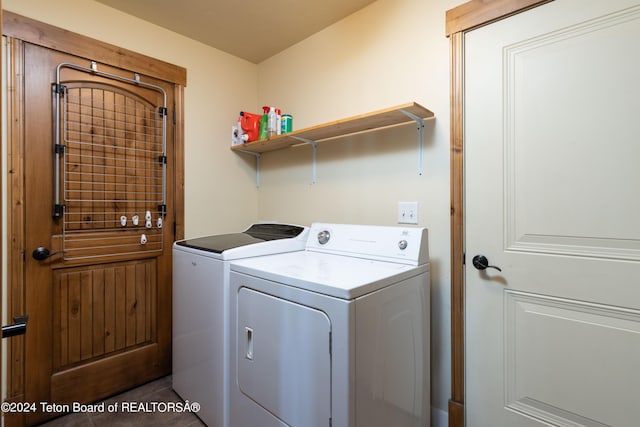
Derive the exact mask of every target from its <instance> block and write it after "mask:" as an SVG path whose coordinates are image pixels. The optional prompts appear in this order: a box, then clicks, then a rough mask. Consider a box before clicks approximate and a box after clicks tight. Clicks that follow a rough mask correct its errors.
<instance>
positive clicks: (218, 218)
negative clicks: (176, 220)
mask: <svg viewBox="0 0 640 427" xmlns="http://www.w3.org/2000/svg"><path fill="white" fill-rule="evenodd" d="M2 5H3V8H4V9H5V10H9V11H12V12H15V13H18V14H21V15H24V16H28V17H31V18H33V19H37V20H39V21H43V22H46V23H49V24H52V25H55V26H57V27H61V28H65V29H68V30H71V31H74V32H76V33H80V34H84V35H86V36H89V37H93V38H96V39H99V40H102V41H105V42H108V43H112V44H114V45H118V46H123V47H125V48H127V49H130V50H133V51H136V52H140V53H143V54H146V55H149V56H152V57H155V58H158V59H161V60H164V61H167V62H170V63H172V64H176V65H179V66H182V67H185V68H186V69H187V88H186V89H185V157H186V165H185V222H186V224H185V226H186V229H185V233H186V235H187V236H188V237H191V236H195V235H200V234H213V233H220V232H228V231H233V230H237V229H239V228H242V227H244V226H246V224H247V223H249V222H252V221H254V220H255V219H256V216H257V198H256V188H255V185H254V182H253V167H254V162H253V161H249V160H245V159H243V158H239V157H238V156H237V155H235V154H233V153H231V152H230V150H229V145H230V129H231V124H232V122H233V121H234V117H237V115H238V112H239V111H240V110H252V109H254V108H255V105H256V99H257V90H258V89H257V83H258V82H257V67H256V65H255V64H251V63H249V62H247V61H244V60H242V59H239V58H237V57H234V56H231V55H228V54H226V53H223V52H221V51H219V50H216V49H213V48H210V47H208V46H205V45H203V44H201V43H199V42H195V41H193V40H191V39H188V38H186V37H182V36H179V35H177V34H175V33H172V32H170V31H168V30H165V29H163V28H160V27H158V26H155V25H152V24H149V23H147V22H145V21H141V20H139V19H137V18H134V17H132V16H130V15H126V14H123V13H121V12H118V11H116V10H115V9H111V8H109V7H106V6H104V5H102V4H101V3H97V2H94V1H87V0H56V1H50V0H4V1H3V4H2Z"/></svg>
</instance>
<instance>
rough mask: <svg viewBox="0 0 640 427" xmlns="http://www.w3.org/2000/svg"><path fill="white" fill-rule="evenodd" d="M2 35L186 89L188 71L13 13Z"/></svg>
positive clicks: (5, 18)
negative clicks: (131, 71)
mask: <svg viewBox="0 0 640 427" xmlns="http://www.w3.org/2000/svg"><path fill="white" fill-rule="evenodd" d="M2 34H3V35H7V36H10V37H14V38H17V39H20V40H23V41H26V42H29V43H33V44H36V45H39V46H42V47H46V48H49V49H54V50H63V51H65V52H67V53H70V54H72V55H76V56H79V57H82V58H90V59H94V60H96V61H99V62H102V63H105V64H110V65H113V66H114V67H117V68H120V69H123V70H133V71H135V72H137V73H140V74H144V75H147V76H150V77H155V78H158V79H161V80H165V81H168V82H172V83H176V84H179V85H183V86H186V84H187V70H186V69H185V68H183V67H180V66H177V65H173V64H170V63H168V62H165V61H161V60H158V59H155V58H151V57H149V56H146V55H142V54H140V53H136V52H133V51H131V50H128V49H124V48H121V47H118V46H114V45H112V44H109V43H105V42H102V41H100V40H95V39H92V38H90V37H86V36H83V35H80V34H76V33H72V32H71V31H68V30H64V29H62V28H58V27H54V26H52V25H49V24H45V23H44V22H40V21H36V20H34V19H31V18H27V17H25V16H21V15H18V14H16V13H13V12H9V11H3V15H2Z"/></svg>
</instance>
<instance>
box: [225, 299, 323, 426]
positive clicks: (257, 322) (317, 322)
mask: <svg viewBox="0 0 640 427" xmlns="http://www.w3.org/2000/svg"><path fill="white" fill-rule="evenodd" d="M237 320H238V322H237V331H236V333H237V341H236V342H237V351H236V357H237V360H236V362H237V381H238V386H239V388H240V391H241V392H242V393H243V394H244V395H245V396H246V397H248V398H249V399H251V400H252V401H253V402H255V403H256V404H258V405H259V406H261V407H262V408H263V409H264V410H265V411H266V412H265V414H264V415H265V417H268V418H271V416H275V417H277V418H278V419H280V420H281V421H282V422H283V423H285V424H286V425H290V426H305V427H314V426H323V427H326V426H327V425H329V419H330V418H331V405H330V402H331V382H330V381H331V355H330V331H331V323H330V320H329V318H328V317H327V316H326V314H324V313H323V312H322V311H319V310H316V309H314V308H311V307H307V306H303V305H300V304H296V303H293V302H290V301H286V300H283V299H280V298H276V297H273V296H271V295H267V294H264V293H261V292H257V291H254V290H251V289H248V288H241V289H240V290H239V292H238V317H237ZM254 422H258V423H259V420H254ZM256 425H259V424H256Z"/></svg>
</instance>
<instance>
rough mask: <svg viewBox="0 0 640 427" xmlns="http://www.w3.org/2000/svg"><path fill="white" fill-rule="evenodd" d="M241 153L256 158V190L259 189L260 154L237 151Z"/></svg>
mask: <svg viewBox="0 0 640 427" xmlns="http://www.w3.org/2000/svg"><path fill="white" fill-rule="evenodd" d="M238 151H239V152H241V153H245V154H249V155H251V156H254V157H255V158H256V188H260V157H262V155H261V154H260V153H254V152H253V151H246V150H238Z"/></svg>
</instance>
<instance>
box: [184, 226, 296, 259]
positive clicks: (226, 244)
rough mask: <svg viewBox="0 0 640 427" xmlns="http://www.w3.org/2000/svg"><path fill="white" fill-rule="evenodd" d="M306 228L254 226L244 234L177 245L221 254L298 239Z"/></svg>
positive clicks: (214, 237) (191, 240)
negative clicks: (243, 247)
mask: <svg viewBox="0 0 640 427" xmlns="http://www.w3.org/2000/svg"><path fill="white" fill-rule="evenodd" d="M304 230H305V228H304V227H299V226H296V225H288V224H253V225H252V226H251V227H249V228H248V229H247V230H245V231H244V232H242V233H230V234H219V235H215V236H205V237H196V238H194V239H187V240H181V241H179V242H176V245H179V246H186V247H190V248H194V249H200V250H203V251H207V252H213V253H216V254H221V253H223V252H224V251H227V250H229V249H233V248H239V247H242V246H247V245H252V244H255V243H263V242H267V241H271V240H281V239H289V238H293V237H297V236H298V235H300V234H301V233H302V232H303V231H304Z"/></svg>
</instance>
